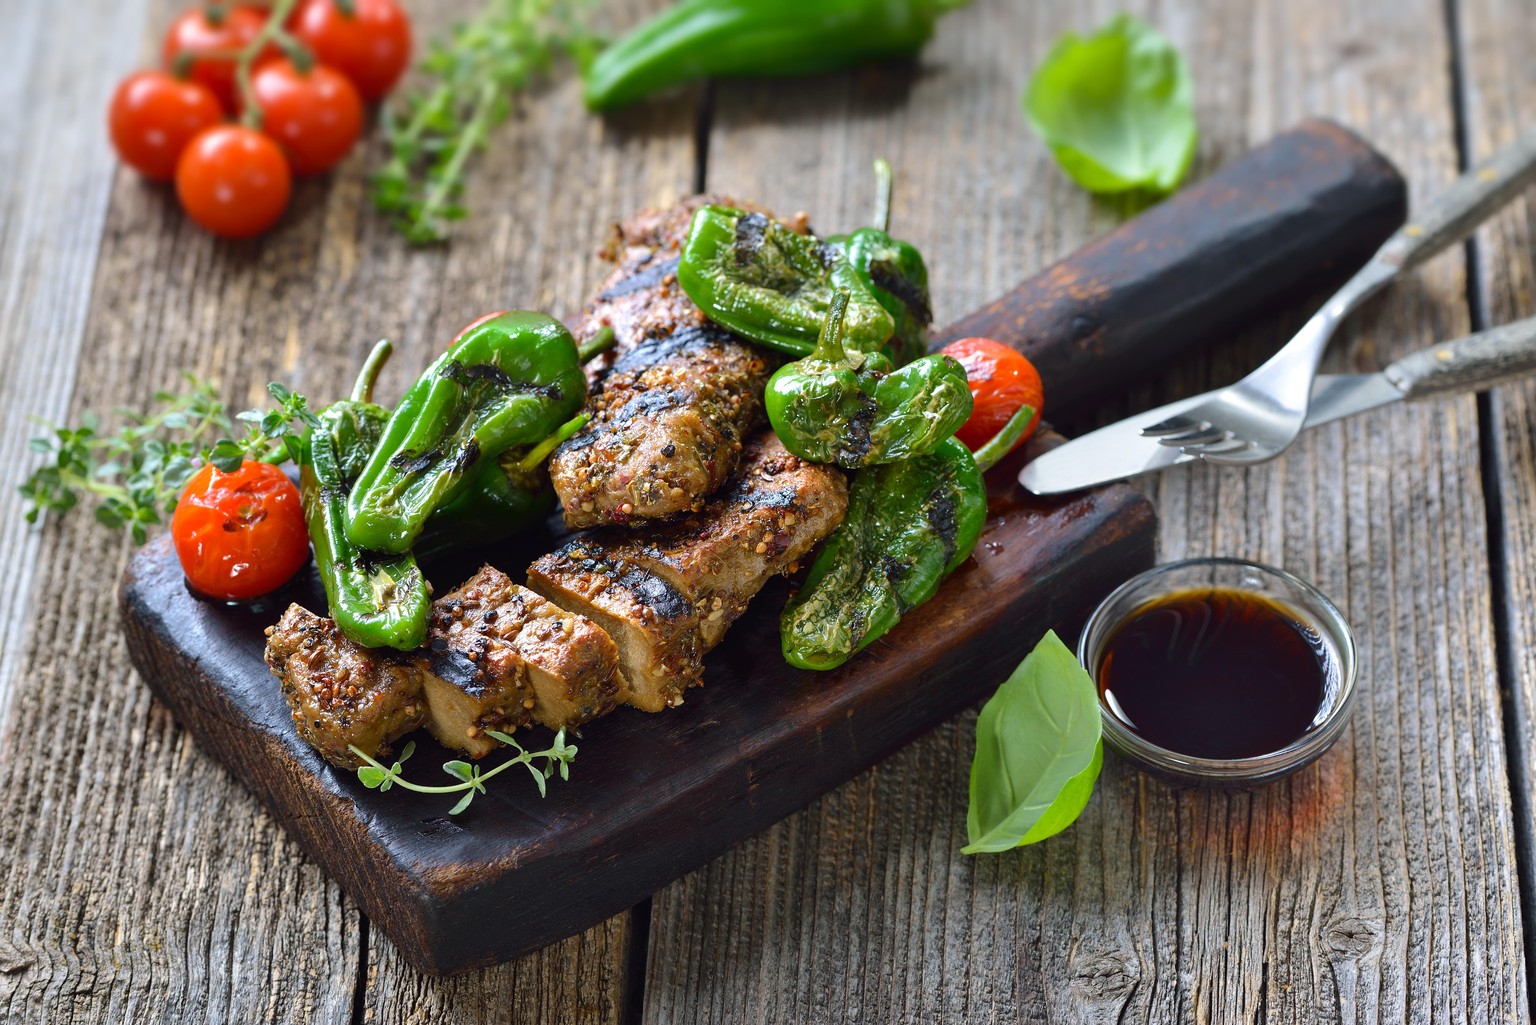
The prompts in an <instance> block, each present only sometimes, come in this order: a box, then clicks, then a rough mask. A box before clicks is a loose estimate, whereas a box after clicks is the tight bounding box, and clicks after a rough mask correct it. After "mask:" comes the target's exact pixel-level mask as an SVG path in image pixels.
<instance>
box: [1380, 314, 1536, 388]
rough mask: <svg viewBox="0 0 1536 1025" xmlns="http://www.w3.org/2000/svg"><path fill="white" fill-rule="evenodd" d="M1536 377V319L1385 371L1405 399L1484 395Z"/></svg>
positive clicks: (1424, 352)
mask: <svg viewBox="0 0 1536 1025" xmlns="http://www.w3.org/2000/svg"><path fill="white" fill-rule="evenodd" d="M1532 373H1536V317H1531V318H1528V319H1526V320H1517V321H1515V322H1514V323H1512V324H1505V325H1504V326H1502V327H1496V328H1491V329H1490V330H1487V331H1480V332H1478V333H1477V334H1475V335H1468V336H1467V337H1465V338H1458V339H1456V340H1455V341H1451V342H1441V343H1440V344H1439V345H1432V346H1430V347H1429V348H1427V349H1420V350H1419V351H1418V352H1415V353H1412V354H1411V355H1408V356H1404V357H1403V358H1402V359H1400V360H1398V361H1397V362H1396V363H1393V364H1392V365H1391V366H1389V367H1387V368H1386V369H1385V370H1383V371H1382V374H1383V375H1385V377H1386V378H1387V380H1389V381H1391V382H1392V384H1393V385H1395V386H1396V387H1397V388H1398V390H1400V391H1401V392H1402V393H1403V397H1404V398H1408V399H1423V398H1429V397H1430V396H1433V395H1445V394H1448V393H1454V392H1470V391H1481V390H1483V389H1484V388H1491V387H1492V386H1493V385H1496V384H1502V383H1503V382H1505V381H1512V380H1514V379H1515V378H1518V377H1524V376H1526V375H1528V374H1532Z"/></svg>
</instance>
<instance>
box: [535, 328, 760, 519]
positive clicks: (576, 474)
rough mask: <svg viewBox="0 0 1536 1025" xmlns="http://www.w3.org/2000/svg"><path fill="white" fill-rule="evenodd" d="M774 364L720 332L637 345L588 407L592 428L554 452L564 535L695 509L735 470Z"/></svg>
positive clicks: (686, 333)
mask: <svg viewBox="0 0 1536 1025" xmlns="http://www.w3.org/2000/svg"><path fill="white" fill-rule="evenodd" d="M773 369H774V361H773V360H771V359H770V358H769V357H768V356H767V355H766V354H764V353H763V352H761V351H759V350H757V349H754V348H753V347H751V346H749V345H747V344H745V343H744V342H741V341H738V340H737V339H736V338H735V336H734V335H732V334H730V333H729V332H728V331H726V330H725V329H723V328H719V327H716V326H714V325H713V324H708V325H704V326H690V327H687V328H683V329H681V330H679V331H677V332H676V333H675V334H671V335H668V336H666V337H664V338H654V339H649V340H647V341H644V342H641V343H640V344H639V345H637V346H635V347H634V348H632V349H630V350H629V352H627V353H625V354H624V355H623V356H622V357H620V358H619V360H618V361H617V362H616V363H615V364H614V366H613V370H612V372H610V373H609V375H608V377H607V378H606V379H605V381H604V382H603V385H602V390H601V391H599V392H598V393H597V394H596V395H595V396H593V398H592V399H591V401H590V402H589V404H588V409H589V410H590V412H591V413H592V422H591V423H589V424H588V425H587V426H586V427H584V428H583V429H582V430H581V431H580V432H578V433H577V434H576V435H575V436H574V437H572V438H571V439H570V440H569V441H567V442H566V443H565V444H563V445H561V446H560V448H558V449H557V450H556V451H555V454H554V456H553V457H551V459H550V461H549V472H550V479H551V480H552V481H553V482H554V485H555V492H556V494H558V495H559V496H560V502H561V506H562V509H563V512H564V514H565V522H566V525H567V526H570V527H590V526H595V525H598V524H607V523H613V524H623V523H631V522H638V521H645V520H661V519H666V518H668V517H671V516H675V515H677V514H678V513H683V512H688V511H689V510H695V509H698V508H699V507H700V506H701V505H702V503H703V501H704V499H705V497H706V496H708V495H709V493H710V492H712V491H714V490H715V489H716V488H718V487H719V486H720V485H721V484H723V483H724V482H725V480H726V478H727V477H729V476H730V474H731V471H732V470H733V469H735V467H736V462H737V459H738V458H739V456H740V453H741V439H742V437H743V435H744V433H745V432H747V431H749V430H751V429H752V428H753V427H755V426H756V425H757V424H758V423H760V422H761V421H762V418H763V402H762V392H763V387H764V386H765V385H766V384H767V382H768V377H769V375H770V374H771V373H772V372H773Z"/></svg>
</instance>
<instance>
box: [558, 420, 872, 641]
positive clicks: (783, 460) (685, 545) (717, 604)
mask: <svg viewBox="0 0 1536 1025" xmlns="http://www.w3.org/2000/svg"><path fill="white" fill-rule="evenodd" d="M847 510H848V485H847V482H846V480H845V479H844V477H843V474H842V473H841V472H840V471H838V470H837V469H836V468H834V467H831V466H821V465H818V464H815V463H807V462H804V461H803V460H801V459H800V458H798V457H797V456H793V455H791V454H790V453H789V452H788V451H786V450H785V448H784V446H783V445H782V444H781V443H780V442H779V439H778V438H777V437H775V436H774V435H773V433H772V432H771V431H769V432H764V433H763V434H760V435H759V436H757V437H756V438H753V439H752V440H751V441H749V442H748V443H747V445H746V448H745V450H744V451H743V453H742V458H741V465H740V466H739V467H738V468H737V470H736V474H735V476H734V477H732V479H731V482H730V483H729V484H728V485H727V486H726V487H725V488H724V489H722V490H721V491H719V492H717V493H716V494H715V495H714V496H713V497H712V498H711V499H710V500H709V501H708V503H706V504H705V506H704V508H703V509H702V510H701V511H699V512H697V513H693V514H691V515H689V516H687V517H685V518H684V519H683V520H681V521H680V522H678V523H675V524H672V525H670V526H667V527H663V528H661V529H659V530H656V531H653V532H645V533H641V532H628V531H625V532H618V531H603V532H601V533H598V532H594V533H593V534H591V535H588V538H587V540H588V542H589V543H590V544H591V545H592V546H594V547H598V546H600V547H601V548H602V551H603V553H604V555H603V558H604V559H605V561H607V562H610V563H613V564H615V565H626V566H638V567H640V568H641V569H645V570H648V571H650V572H652V573H654V574H656V575H657V576H659V577H661V578H662V579H663V580H665V581H666V582H667V583H669V584H671V585H672V587H673V588H674V589H676V590H677V591H678V592H679V593H681V594H682V595H683V596H684V597H685V598H687V599H688V600H689V601H690V602H691V603H692V604H693V607H694V609H695V611H696V613H697V615H698V617H699V630H700V635H701V639H702V641H703V643H704V647H705V650H708V649H709V648H712V647H714V646H715V645H716V644H718V643H720V639H721V638H722V637H724V636H725V632H726V630H727V629H729V627H730V625H731V624H732V623H734V622H735V621H736V619H737V618H738V617H739V616H740V615H741V614H742V613H743V612H744V611H746V608H747V604H748V603H749V602H750V601H751V600H752V598H753V597H754V596H755V595H756V594H757V592H758V591H759V590H761V589H762V586H763V585H764V584H765V583H767V582H768V578H769V577H772V576H775V575H777V574H780V573H786V572H789V571H790V570H791V569H792V568H793V567H794V565H795V563H796V562H797V561H798V560H799V559H801V558H802V557H803V556H805V555H806V553H808V552H809V551H810V550H811V549H812V548H813V547H815V545H816V544H817V542H819V541H821V540H822V539H823V538H825V537H826V536H827V535H828V534H830V533H832V531H833V530H835V529H836V528H837V526H838V524H840V523H841V522H842V521H843V516H844V514H845V513H846V512H847Z"/></svg>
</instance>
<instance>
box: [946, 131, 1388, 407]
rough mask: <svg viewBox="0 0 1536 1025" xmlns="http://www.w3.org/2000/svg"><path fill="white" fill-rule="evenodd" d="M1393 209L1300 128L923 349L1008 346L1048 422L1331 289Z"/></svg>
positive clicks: (1382, 189) (1376, 171)
mask: <svg viewBox="0 0 1536 1025" xmlns="http://www.w3.org/2000/svg"><path fill="white" fill-rule="evenodd" d="M1407 207H1408V201H1407V189H1406V187H1405V186H1404V183H1403V178H1402V176H1401V175H1400V174H1399V173H1398V171H1397V169H1396V168H1395V167H1393V166H1392V164H1391V163H1390V162H1389V161H1388V160H1387V159H1386V158H1385V157H1383V156H1382V155H1381V154H1380V153H1378V152H1376V151H1375V150H1374V149H1372V148H1371V147H1370V146H1369V145H1368V144H1367V143H1366V142H1364V141H1363V140H1362V139H1361V138H1360V137H1359V136H1357V135H1354V134H1353V133H1351V132H1349V131H1347V130H1346V129H1344V128H1341V127H1340V126H1339V125H1337V124H1334V123H1333V122H1330V121H1320V120H1312V121H1305V122H1303V123H1302V124H1300V125H1299V126H1297V127H1296V128H1293V129H1290V130H1289V131H1286V132H1282V133H1281V134H1279V135H1277V136H1275V137H1274V138H1273V139H1271V140H1269V141H1268V142H1266V143H1264V144H1263V145H1262V146H1259V147H1258V148H1256V149H1253V150H1250V151H1249V152H1248V153H1246V154H1245V155H1243V156H1241V157H1238V158H1237V159H1235V160H1233V161H1231V162H1230V163H1228V164H1226V165H1225V166H1223V167H1221V168H1220V169H1219V170H1217V171H1216V172H1215V173H1213V174H1211V175H1209V176H1208V177H1206V178H1204V179H1202V180H1201V181H1198V182H1195V183H1194V184H1192V185H1190V186H1189V187H1187V188H1185V189H1181V190H1180V191H1179V192H1177V193H1176V194H1174V195H1173V196H1171V197H1170V198H1168V199H1166V200H1164V201H1163V202H1161V203H1159V204H1157V205H1156V206H1154V207H1152V208H1151V209H1149V210H1147V211H1146V212H1145V213H1143V214H1141V215H1140V216H1139V217H1135V218H1132V219H1131V220H1129V221H1127V222H1125V223H1124V224H1122V225H1121V226H1120V227H1119V228H1117V229H1116V230H1115V231H1113V232H1111V233H1109V234H1108V235H1105V236H1104V237H1103V238H1100V239H1098V240H1097V241H1094V242H1090V243H1089V244H1088V245H1086V246H1084V247H1082V248H1081V249H1079V250H1077V251H1076V252H1075V253H1073V254H1072V255H1070V256H1068V257H1067V258H1066V259H1064V260H1062V261H1061V262H1060V263H1057V264H1056V265H1054V266H1052V267H1049V268H1047V269H1046V270H1044V271H1042V272H1041V273H1039V274H1036V275H1035V276H1034V277H1032V278H1030V279H1029V280H1027V281H1025V282H1024V283H1023V284H1021V285H1019V286H1018V287H1017V288H1015V289H1014V290H1013V291H1011V292H1009V293H1008V294H1007V295H1004V296H1002V297H1001V298H999V299H996V300H994V301H993V302H991V303H989V304H988V305H986V306H984V307H982V308H981V309H979V310H977V311H976V312H974V313H972V314H970V315H969V316H967V317H964V318H962V319H960V320H959V321H957V322H955V323H953V324H950V325H949V326H948V327H946V328H944V329H942V330H940V331H936V332H935V333H934V343H935V346H934V347H935V348H937V347H938V346H941V345H944V344H946V343H948V342H952V341H954V340H956V339H958V338H966V337H970V336H972V335H981V336H983V337H987V338H994V339H996V340H998V341H1000V342H1002V343H1003V344H1005V345H1009V346H1012V347H1013V348H1015V349H1017V350H1019V351H1020V352H1022V353H1023V354H1024V355H1026V356H1028V357H1029V359H1030V361H1031V362H1033V363H1034V365H1035V367H1036V369H1038V370H1039V371H1040V377H1041V380H1042V381H1043V383H1044V385H1045V402H1046V410H1045V412H1046V415H1047V416H1049V417H1051V418H1052V419H1053V420H1056V421H1057V422H1058V423H1059V422H1061V420H1062V418H1063V417H1067V416H1071V415H1072V414H1074V413H1083V412H1087V411H1090V410H1091V409H1092V408H1093V406H1094V405H1095V404H1097V403H1099V402H1102V401H1104V400H1105V399H1111V398H1114V397H1117V396H1119V395H1122V394H1124V392H1125V390H1126V389H1127V388H1128V387H1131V386H1133V385H1135V384H1137V383H1139V382H1141V381H1145V380H1146V379H1147V377H1148V376H1150V375H1151V374H1153V373H1156V372H1157V371H1159V370H1164V369H1167V368H1168V367H1169V366H1171V365H1172V364H1173V363H1174V362H1175V361H1176V360H1177V358H1178V357H1179V356H1181V355H1183V354H1185V353H1188V352H1190V351H1191V350H1193V349H1195V348H1197V347H1199V346H1202V345H1205V344H1207V343H1210V342H1213V341H1216V340H1218V339H1224V338H1229V337H1230V336H1231V334H1232V333H1234V332H1236V331H1237V330H1239V329H1241V328H1243V327H1246V326H1249V325H1251V324H1253V323H1254V322H1255V321H1256V320H1257V319H1259V317H1261V316H1262V315H1263V314H1264V313H1265V312H1266V311H1268V310H1273V309H1275V308H1276V307H1278V306H1280V305H1281V304H1282V303H1284V302H1286V301H1287V300H1290V301H1295V300H1296V299H1299V298H1302V297H1304V296H1307V295H1310V294H1314V293H1313V292H1312V290H1313V289H1315V288H1316V287H1317V286H1319V285H1326V284H1331V285H1333V286H1334V287H1337V286H1338V284H1339V283H1340V282H1341V281H1342V280H1343V279H1344V278H1345V277H1347V276H1348V275H1349V274H1350V273H1351V272H1353V271H1354V270H1356V269H1357V268H1359V267H1360V266H1361V265H1362V264H1364V263H1365V262H1366V261H1367V260H1368V259H1369V258H1370V257H1371V256H1372V254H1374V253H1376V251H1377V249H1378V247H1380V245H1381V244H1382V243H1383V242H1384V241H1386V239H1387V236H1389V235H1391V234H1392V232H1393V230H1395V229H1396V228H1397V227H1398V226H1399V225H1400V224H1402V223H1403V218H1404V217H1405V216H1406V214H1407ZM999 216H1001V217H1003V218H1005V219H1006V217H1007V212H1002V213H1000V215H999ZM999 230H1000V231H1002V232H1003V235H1004V237H1007V232H1008V230H1009V228H1008V225H1006V224H1004V225H1003V226H1002V227H1001V228H1000V229H999Z"/></svg>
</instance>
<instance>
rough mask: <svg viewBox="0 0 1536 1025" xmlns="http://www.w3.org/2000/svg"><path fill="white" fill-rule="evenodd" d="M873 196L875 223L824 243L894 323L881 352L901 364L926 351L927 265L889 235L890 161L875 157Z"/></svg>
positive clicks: (928, 321)
mask: <svg viewBox="0 0 1536 1025" xmlns="http://www.w3.org/2000/svg"><path fill="white" fill-rule="evenodd" d="M875 179H876V195H877V196H878V197H879V199H878V201H877V203H876V205H875V217H874V225H873V226H872V227H868V228H860V229H858V230H857V231H855V232H854V233H853V234H851V235H834V236H833V237H831V238H829V239H827V244H828V245H833V246H838V247H839V248H841V249H842V250H843V251H844V252H845V253H846V254H847V257H848V262H849V263H850V264H851V265H852V266H853V271H854V274H856V275H857V276H858V279H859V282H860V283H861V284H862V285H863V286H864V287H865V288H866V289H867V290H868V291H869V293H870V294H871V295H873V296H874V297H875V301H876V302H878V303H879V304H880V305H881V306H883V307H884V308H885V311H886V312H887V313H889V314H890V315H891V317H892V319H894V320H895V322H896V331H895V334H893V335H892V336H891V340H890V341H889V342H887V343H886V346H885V352H886V354H887V355H889V356H890V357H891V359H892V361H894V362H895V364H896V365H897V366H898V367H899V366H904V365H906V364H908V363H910V362H912V361H913V360H915V359H917V358H919V357H921V356H922V355H923V354H924V353H926V352H927V351H928V325H929V324H931V323H933V307H932V305H931V303H930V301H929V295H928V265H927V264H926V263H924V262H923V254H922V253H920V252H918V249H917V247H916V246H914V245H912V243H910V242H903V241H901V240H900V239H894V238H892V237H891V236H890V235H889V234H887V231H888V229H889V228H890V221H891V165H890V164H889V163H888V162H886V160H885V159H883V158H882V159H879V160H876V161H875Z"/></svg>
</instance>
